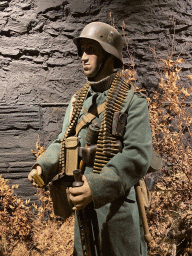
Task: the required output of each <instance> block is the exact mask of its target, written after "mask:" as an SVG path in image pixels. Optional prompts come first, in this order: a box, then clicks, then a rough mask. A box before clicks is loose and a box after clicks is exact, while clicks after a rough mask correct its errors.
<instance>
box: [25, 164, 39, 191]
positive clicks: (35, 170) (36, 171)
mask: <svg viewBox="0 0 192 256" xmlns="http://www.w3.org/2000/svg"><path fill="white" fill-rule="evenodd" d="M34 174H38V175H39V176H40V177H41V174H42V168H41V166H40V165H36V166H35V168H34V169H32V171H31V172H30V173H29V175H28V179H29V180H30V182H31V184H32V185H33V186H34V187H36V188H38V187H40V186H39V185H38V184H37V183H36V181H35V180H34V178H33V175H34Z"/></svg>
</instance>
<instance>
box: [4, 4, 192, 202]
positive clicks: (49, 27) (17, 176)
mask: <svg viewBox="0 0 192 256" xmlns="http://www.w3.org/2000/svg"><path fill="white" fill-rule="evenodd" d="M111 17H112V18H111ZM191 17H192V2H191V1H190V0H185V1H184V0H174V1H172V0H171V1H168V0H129V1H128V0H76V1H75V0H66V1H61V0H29V1H25V0H23V1H18V0H9V1H2V0H1V1H0V119H1V128H0V130H1V134H0V136H1V140H0V141H1V142H0V153H1V157H0V172H1V173H2V174H3V177H6V178H9V179H10V183H11V184H15V183H16V184H19V185H20V187H19V189H18V190H17V193H18V194H19V195H22V196H23V197H26V198H27V197H31V198H32V199H34V190H33V189H32V188H31V187H30V184H29V182H28V181H27V175H28V172H29V171H30V166H31V165H32V164H33V162H34V161H35V158H34V156H33V155H32V153H31V149H35V143H36V141H37V138H38V134H40V137H41V140H42V142H43V143H45V145H46V146H47V144H48V143H49V142H50V141H51V140H52V139H53V138H54V137H55V136H56V135H57V134H58V133H59V131H60V129H61V125H62V119H63V115H64V112H65V108H66V106H67V103H68V102H69V100H70V98H71V96H72V95H73V93H74V92H75V91H77V89H78V88H79V87H81V86H82V85H83V84H84V83H85V78H84V75H83V72H82V69H81V66H80V61H79V58H78V57H77V51H76V48H75V46H74V44H73V40H72V39H73V38H74V37H75V36H77V35H79V33H80V31H81V30H82V28H83V27H84V26H85V25H86V24H88V23H89V22H92V21H103V22H106V23H109V24H111V23H114V25H115V27H116V28H117V29H118V30H119V31H120V32H122V24H123V21H124V22H125V29H124V32H125V38H126V41H127V42H128V48H129V53H128V52H127V45H126V44H125V46H124V52H123V57H124V63H125V68H127V67H129V65H130V64H131V57H130V55H131V56H132V59H133V60H134V63H135V68H136V70H137V84H138V86H140V87H144V88H147V89H148V91H149V93H150V91H153V90H154V89H155V88H156V86H157V84H158V76H157V71H158V66H157V63H156V61H157V60H158V61H159V60H160V59H162V58H167V57H168V55H169V54H171V53H172V55H173V58H177V57H178V56H179V55H180V57H182V58H183V59H184V60H185V63H184V64H182V72H181V73H182V77H181V84H182V83H183V84H184V85H185V86H186V87H190V86H191V84H190V80H187V75H188V74H191V73H192V61H191V57H192V46H191V45H192V44H191V41H192V19H191ZM173 18H174V21H175V26H174V25H173ZM173 38H174V40H173ZM151 48H153V49H155V51H156V54H157V59H156V58H155V56H154V54H153V53H152V50H151Z"/></svg>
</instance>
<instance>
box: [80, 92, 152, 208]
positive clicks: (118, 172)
mask: <svg viewBox="0 0 192 256" xmlns="http://www.w3.org/2000/svg"><path fill="white" fill-rule="evenodd" d="M123 144H124V147H123V150H122V152H121V153H118V154H117V155H115V156H114V157H113V158H112V159H111V160H110V161H109V162H108V163H107V164H106V166H105V167H103V169H102V171H101V173H100V174H96V173H93V174H86V175H85V176H86V178H87V180H88V183H89V186H90V189H91V193H92V197H93V203H94V206H95V208H100V207H102V206H103V205H105V204H107V203H109V202H112V201H113V200H115V199H117V198H118V197H120V196H125V195H126V194H127V193H128V191H129V190H130V189H131V187H132V186H134V185H135V184H136V183H137V182H138V181H139V180H140V179H141V178H142V177H143V176H144V175H145V174H146V172H147V170H148V168H149V166H150V161H151V155H152V138H151V129H150V122H149V113H148V104H147V101H146V99H145V98H143V97H141V96H138V95H136V94H135V95H134V96H133V100H132V102H131V104H130V106H129V110H128V118H127V125H126V130H125V134H124V137H123Z"/></svg>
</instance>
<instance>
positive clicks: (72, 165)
mask: <svg viewBox="0 0 192 256" xmlns="http://www.w3.org/2000/svg"><path fill="white" fill-rule="evenodd" d="M78 145H79V140H78V138H77V137H76V136H72V137H69V138H67V139H66V140H65V148H66V175H73V171H74V170H76V169H77V168H78Z"/></svg>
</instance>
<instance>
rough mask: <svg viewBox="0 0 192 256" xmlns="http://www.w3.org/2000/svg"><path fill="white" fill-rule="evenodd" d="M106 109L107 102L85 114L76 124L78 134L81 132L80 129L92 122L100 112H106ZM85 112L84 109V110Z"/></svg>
mask: <svg viewBox="0 0 192 256" xmlns="http://www.w3.org/2000/svg"><path fill="white" fill-rule="evenodd" d="M104 110H105V102H104V103H102V104H101V105H99V106H98V107H97V108H94V109H93V110H92V111H91V112H90V113H88V114H87V115H84V116H83V117H82V119H81V120H80V121H79V122H78V124H77V126H76V135H78V134H79V132H80V130H81V129H82V128H83V127H84V126H85V125H86V124H87V123H90V122H91V121H92V120H93V119H95V118H96V117H97V116H98V115H99V114H101V113H102V112H104ZM83 112H84V110H83ZM84 113H85V112H84Z"/></svg>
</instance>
